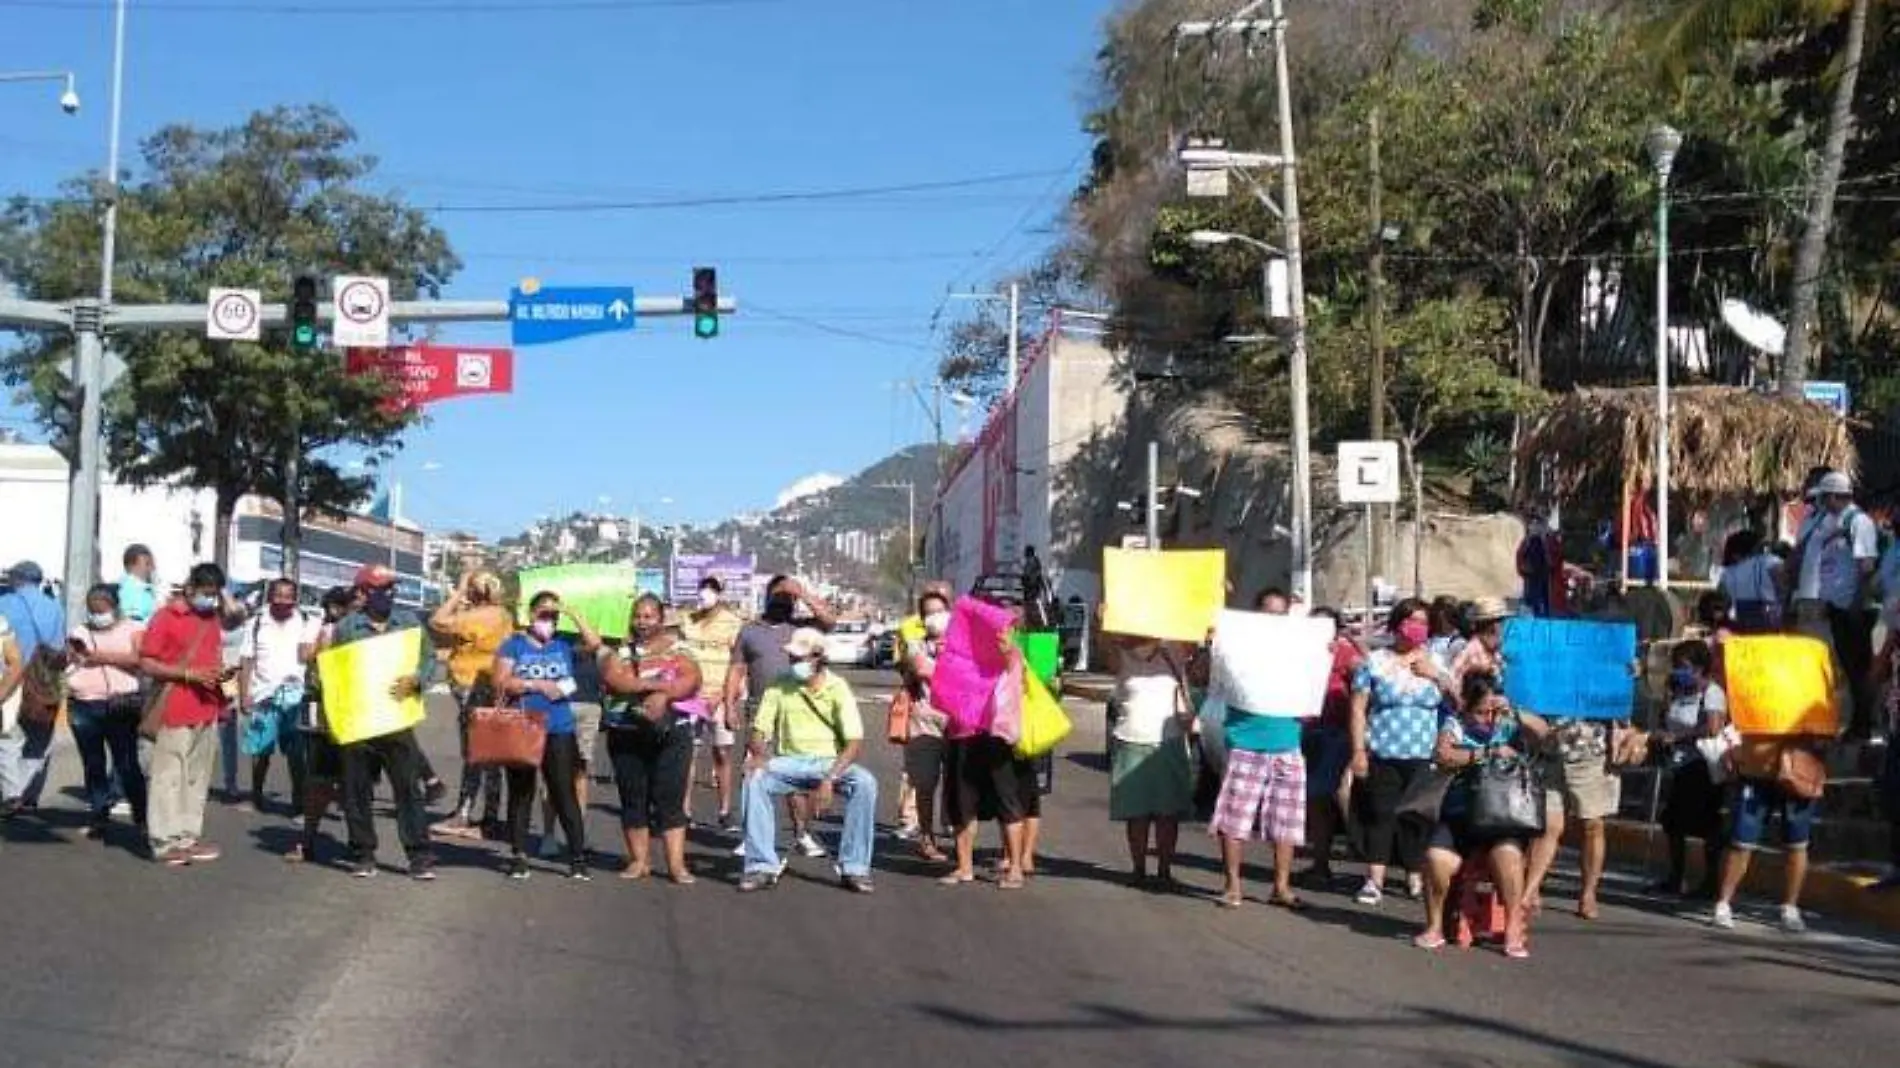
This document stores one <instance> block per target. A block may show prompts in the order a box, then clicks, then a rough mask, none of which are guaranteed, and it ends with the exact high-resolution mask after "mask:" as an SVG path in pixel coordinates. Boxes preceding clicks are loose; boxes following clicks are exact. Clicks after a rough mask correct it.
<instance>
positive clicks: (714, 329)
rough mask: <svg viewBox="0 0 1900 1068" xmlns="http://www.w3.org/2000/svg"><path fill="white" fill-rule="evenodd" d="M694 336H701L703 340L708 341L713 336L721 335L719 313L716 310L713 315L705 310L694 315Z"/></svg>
mask: <svg viewBox="0 0 1900 1068" xmlns="http://www.w3.org/2000/svg"><path fill="white" fill-rule="evenodd" d="M693 336H694V337H696V338H700V339H701V340H706V341H710V340H712V339H713V338H716V337H718V336H719V315H718V313H716V312H715V313H713V314H711V315H708V314H706V313H704V312H701V313H700V314H698V315H695V316H693Z"/></svg>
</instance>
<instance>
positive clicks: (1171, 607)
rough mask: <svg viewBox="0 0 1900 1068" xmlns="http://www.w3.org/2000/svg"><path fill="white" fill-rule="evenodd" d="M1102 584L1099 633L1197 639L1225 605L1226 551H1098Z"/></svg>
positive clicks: (1179, 640)
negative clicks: (1101, 610) (1100, 553)
mask: <svg viewBox="0 0 1900 1068" xmlns="http://www.w3.org/2000/svg"><path fill="white" fill-rule="evenodd" d="M1102 584H1103V587H1104V592H1103V598H1102V601H1103V605H1102V607H1103V611H1104V616H1103V620H1102V630H1103V631H1105V632H1107V633H1109V634H1130V635H1135V636H1138V637H1143V638H1162V639H1166V640H1168V641H1178V642H1195V643H1199V642H1203V641H1206V640H1207V632H1208V630H1209V628H1211V627H1213V625H1214V617H1215V615H1216V614H1218V613H1219V612H1220V610H1221V607H1222V606H1223V605H1225V604H1226V603H1227V554H1226V553H1224V552H1222V551H1221V550H1219V549H1207V550H1202V549H1192V550H1174V551H1169V552H1152V551H1149V550H1146V549H1134V550H1130V549H1103V550H1102Z"/></svg>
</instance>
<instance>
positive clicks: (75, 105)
mask: <svg viewBox="0 0 1900 1068" xmlns="http://www.w3.org/2000/svg"><path fill="white" fill-rule="evenodd" d="M4 82H59V83H60V84H62V85H64V86H65V87H66V88H65V91H64V92H62V93H60V94H59V108H60V110H61V111H64V112H65V113H66V114H68V115H77V114H79V91H78V90H77V89H75V88H74V87H73V72H72V71H69V70H15V71H0V83H4Z"/></svg>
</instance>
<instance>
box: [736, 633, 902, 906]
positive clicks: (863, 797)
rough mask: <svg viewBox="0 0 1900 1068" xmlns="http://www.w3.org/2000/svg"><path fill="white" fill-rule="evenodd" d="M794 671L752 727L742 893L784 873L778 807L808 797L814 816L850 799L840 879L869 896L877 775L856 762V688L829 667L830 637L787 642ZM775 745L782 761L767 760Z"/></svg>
mask: <svg viewBox="0 0 1900 1068" xmlns="http://www.w3.org/2000/svg"><path fill="white" fill-rule="evenodd" d="M785 654H786V657H787V658H788V659H789V660H790V661H791V670H790V671H789V672H788V673H786V674H785V675H784V676H782V677H781V678H780V679H779V680H778V681H777V682H776V683H774V684H773V685H772V686H771V687H769V688H768V689H767V690H766V691H765V696H764V698H763V699H762V700H761V701H760V702H759V714H758V719H757V720H756V721H755V722H754V723H753V727H752V737H751V740H750V746H749V748H750V753H749V756H748V759H747V761H746V763H747V776H746V794H745V876H744V877H743V878H742V879H740V880H739V890H740V892H742V893H751V892H753V891H758V890H766V889H770V888H771V887H772V886H774V885H776V884H777V882H778V877H779V875H780V874H781V873H783V872H784V870H785V869H784V865H783V864H781V863H780V862H779V858H778V841H777V839H778V814H777V812H776V810H775V808H774V805H775V803H776V801H777V800H778V799H779V798H781V797H785V796H788V795H790V794H793V793H796V792H798V791H801V790H807V791H810V792H811V796H812V812H813V813H814V814H815V813H819V812H823V811H825V810H826V809H828V808H830V807H831V801H832V797H833V795H834V794H842V795H843V797H844V801H845V813H844V836H843V837H842V838H841V839H840V840H839V842H838V866H837V870H838V875H839V877H840V878H841V879H842V881H843V884H844V887H845V889H847V890H851V891H853V892H854V893H859V894H868V893H871V892H872V890H873V889H874V888H873V886H872V883H871V848H872V839H873V835H874V834H875V832H876V820H877V777H876V776H874V775H872V774H871V773H870V772H869V771H866V770H865V769H864V768H863V767H860V766H859V765H858V764H857V763H856V761H857V758H858V752H859V750H861V749H862V748H863V746H864V720H863V718H862V717H861V716H860V715H859V712H858V700H857V697H856V696H855V695H853V694H852V692H851V685H850V683H847V682H846V681H845V680H844V679H842V678H839V677H838V676H836V675H833V674H832V673H831V672H830V670H829V669H828V667H827V665H826V664H825V636H824V634H822V633H821V632H819V631H818V630H816V629H813V628H810V627H805V628H801V629H800V630H798V632H797V633H795V634H793V635H792V640H791V641H789V642H787V643H786V644H785ZM774 742H776V743H777V749H778V755H777V756H774V757H768V756H767V748H768V747H769V746H771V745H772V744H773V743H774Z"/></svg>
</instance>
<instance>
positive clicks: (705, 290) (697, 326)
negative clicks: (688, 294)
mask: <svg viewBox="0 0 1900 1068" xmlns="http://www.w3.org/2000/svg"><path fill="white" fill-rule="evenodd" d="M693 336H694V337H698V338H705V339H708V340H710V339H712V338H716V337H718V336H719V272H718V271H715V270H713V269H712V268H711V267H695V268H693Z"/></svg>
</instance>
